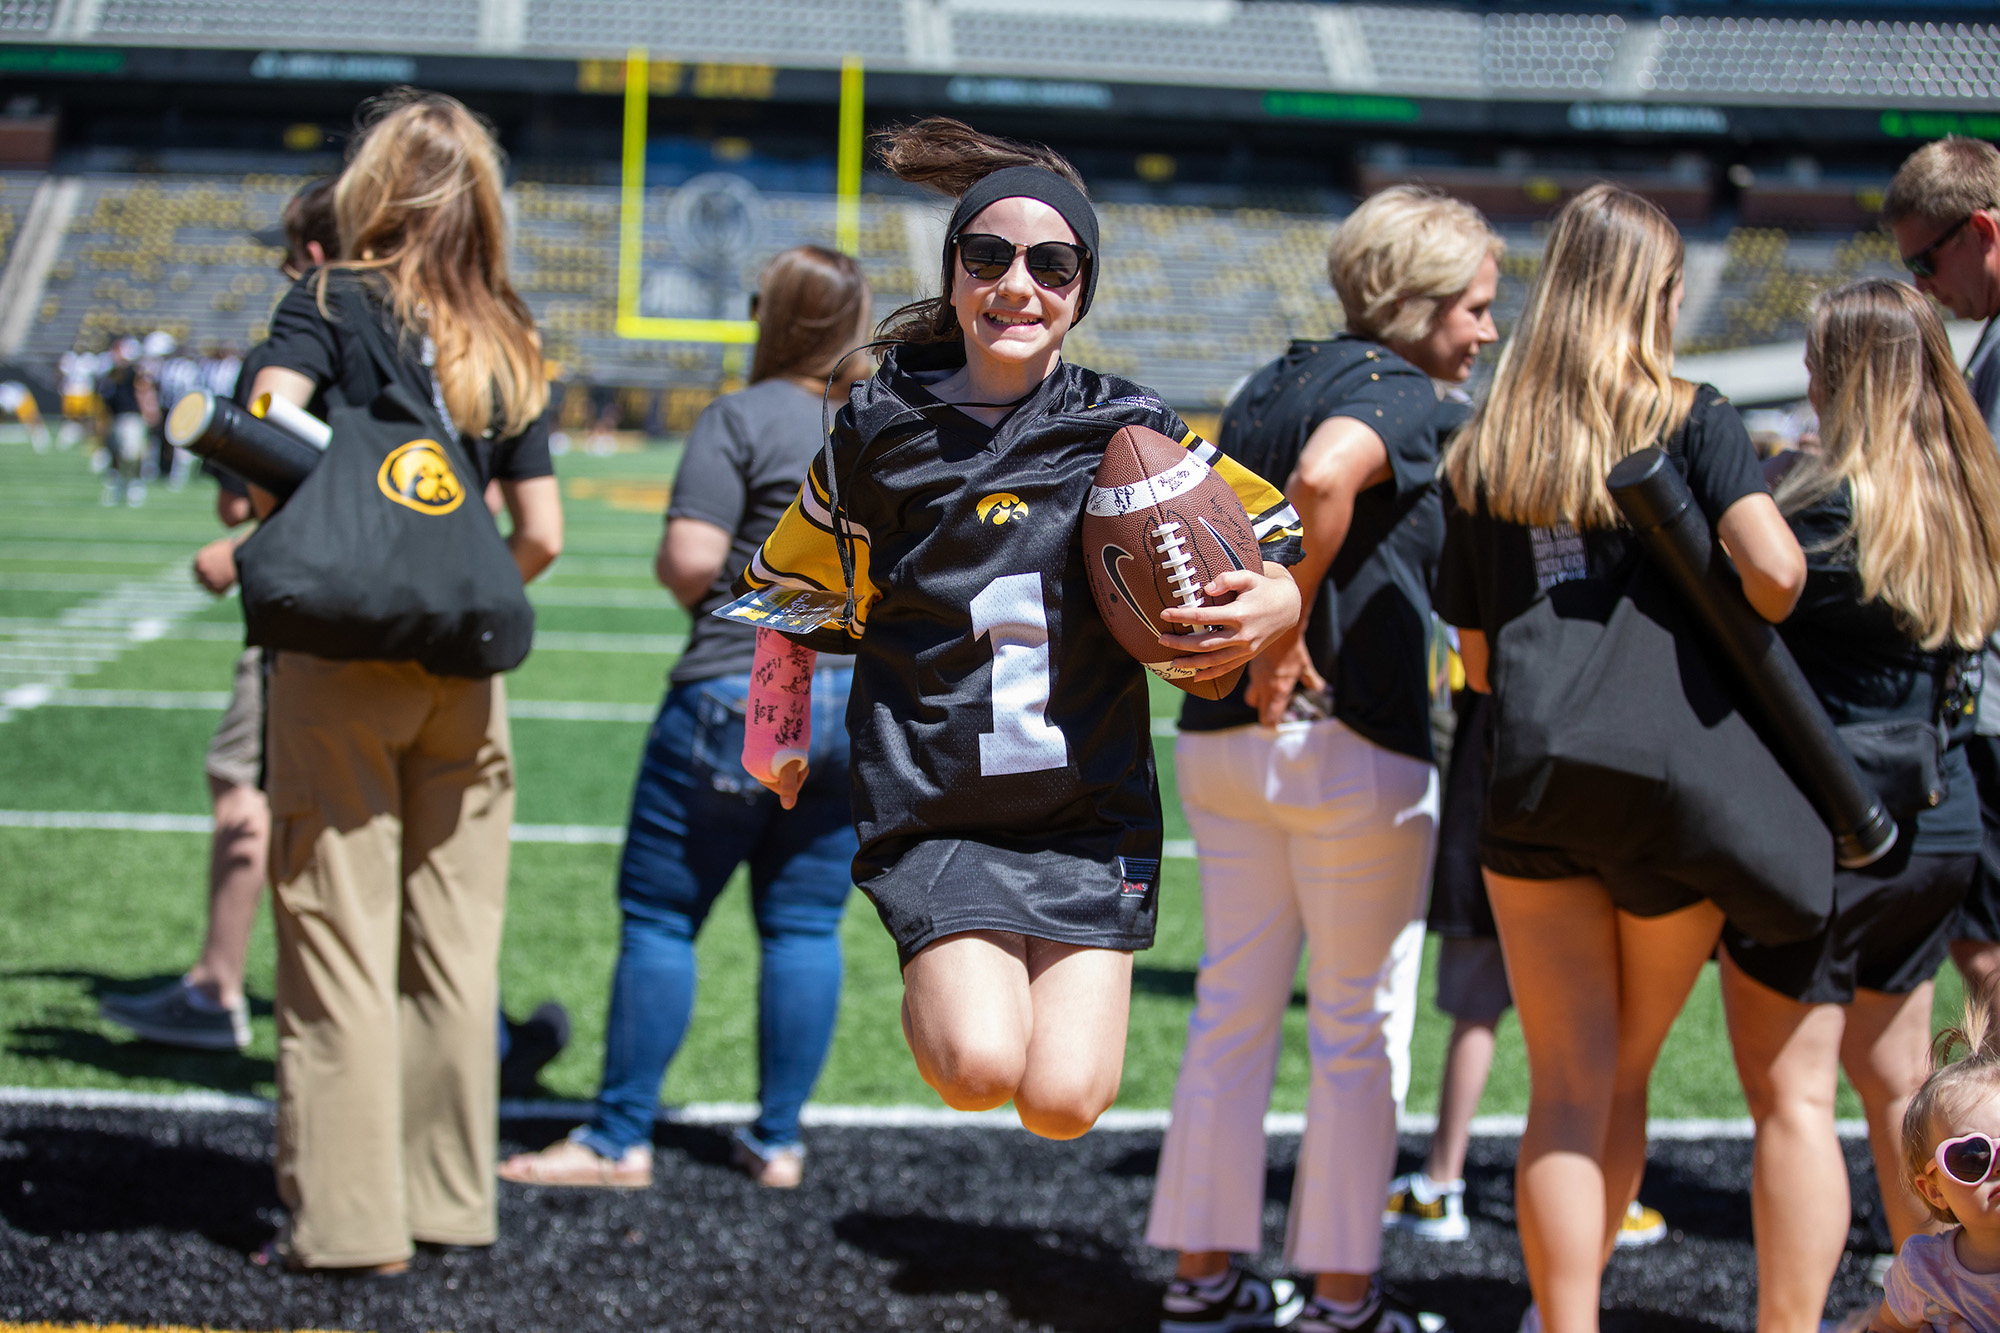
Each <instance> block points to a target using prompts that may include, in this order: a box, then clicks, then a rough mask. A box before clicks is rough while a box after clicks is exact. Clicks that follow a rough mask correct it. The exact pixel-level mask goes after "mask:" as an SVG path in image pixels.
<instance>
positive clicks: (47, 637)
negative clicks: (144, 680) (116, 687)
mask: <svg viewBox="0 0 2000 1333" xmlns="http://www.w3.org/2000/svg"><path fill="white" fill-rule="evenodd" d="M175 582H176V583H177V584H178V583H182V582H186V576H185V574H184V573H181V572H177V577H176V579H175ZM128 586H130V585H127V584H120V585H118V590H123V589H124V588H126V587H128ZM118 590H115V591H118ZM107 595H110V594H107ZM194 599H195V600H193V601H192V602H191V603H190V604H189V605H190V608H191V610H187V611H175V612H174V614H172V615H171V616H170V617H165V618H163V617H162V615H161V614H160V608H150V607H149V608H148V609H149V610H150V611H152V612H153V614H151V615H150V616H148V617H146V618H143V619H134V617H133V616H132V615H131V614H130V613H129V611H125V610H121V609H118V608H116V607H112V608H108V609H107V608H106V607H105V606H100V605H98V604H97V603H98V602H100V601H102V600H103V599H93V600H92V601H90V602H85V603H83V604H82V605H80V606H74V607H71V608H70V609H69V610H68V611H65V612H63V614H62V616H61V617H60V618H58V619H53V620H37V619H33V618H28V617H19V616H17V617H13V618H4V617H0V635H9V636H13V640H12V643H10V642H9V641H8V640H7V639H5V638H0V654H4V652H5V651H6V650H7V649H9V648H10V647H12V646H13V645H14V644H32V645H34V646H36V647H41V646H46V645H47V644H50V643H57V642H62V641H64V640H65V639H66V638H67V637H69V636H74V635H76V634H78V633H79V632H80V631H86V630H96V631H99V632H102V633H105V642H107V643H115V642H122V640H119V639H118V638H117V637H116V636H115V633H112V632H113V631H118V630H124V629H131V631H132V632H131V634H130V636H129V637H132V638H135V639H136V638H138V637H139V634H138V629H139V628H143V627H145V626H147V625H148V624H149V623H150V624H151V626H152V628H151V630H150V632H149V633H147V634H146V635H145V637H147V638H154V639H189V640H195V641H198V642H206V643H237V644H240V643H242V642H243V626H242V624H241V623H239V622H235V621H219V620H206V621H204V620H197V621H187V620H186V617H187V616H188V615H189V614H191V612H192V611H198V610H205V609H207V608H208V607H209V606H211V605H213V604H214V600H215V599H214V598H213V597H211V596H209V594H207V593H205V592H202V591H201V590H200V589H199V588H197V589H195V590H194ZM535 647H537V648H539V649H541V650H542V651H543V652H548V653H650V654H656V655H659V656H672V655H674V654H677V653H680V652H683V651H685V650H686V648H687V635H685V634H617V633H608V634H581V633H574V632H571V631H569V630H549V629H545V630H538V631H536V633H535Z"/></svg>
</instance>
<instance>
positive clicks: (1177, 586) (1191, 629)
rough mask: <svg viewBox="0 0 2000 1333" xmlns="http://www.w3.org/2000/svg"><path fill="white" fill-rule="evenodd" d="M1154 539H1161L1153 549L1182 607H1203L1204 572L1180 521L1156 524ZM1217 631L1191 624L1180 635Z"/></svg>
mask: <svg viewBox="0 0 2000 1333" xmlns="http://www.w3.org/2000/svg"><path fill="white" fill-rule="evenodd" d="M1153 536H1154V537H1155V538H1157V540H1156V541H1155V542H1154V543H1153V550H1154V551H1156V552H1158V554H1159V557H1160V568H1161V569H1163V570H1165V571H1166V575H1167V586H1168V587H1169V588H1170V589H1171V590H1172V592H1173V594H1174V596H1176V597H1178V598H1180V599H1181V605H1182V606H1185V607H1190V608H1199V607H1200V606H1201V604H1202V602H1201V586H1200V582H1199V580H1200V578H1201V573H1200V571H1199V570H1197V569H1196V568H1195V564H1194V552H1192V551H1190V550H1188V548H1187V542H1186V540H1185V539H1184V538H1183V537H1182V536H1181V525H1180V523H1179V521H1178V520H1175V519H1171V518H1170V519H1168V520H1167V521H1166V522H1164V523H1159V524H1156V525H1155V526H1154V528H1153ZM1213 628H1215V627H1214V626H1213V625H1188V626H1186V627H1185V628H1183V629H1182V630H1181V631H1180V632H1181V633H1183V634H1205V633H1207V632H1208V631H1209V630H1211V629H1213Z"/></svg>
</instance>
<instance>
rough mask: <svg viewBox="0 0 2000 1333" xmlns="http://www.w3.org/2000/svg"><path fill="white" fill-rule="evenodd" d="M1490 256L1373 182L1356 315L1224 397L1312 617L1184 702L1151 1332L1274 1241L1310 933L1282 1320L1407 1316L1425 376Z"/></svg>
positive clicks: (1419, 936)
mask: <svg viewBox="0 0 2000 1333" xmlns="http://www.w3.org/2000/svg"><path fill="white" fill-rule="evenodd" d="M1503 249H1504V244H1503V242H1502V241H1501V240H1500V238H1499V237H1498V236H1496V235H1495V234H1494V233H1493V231H1492V230H1491V229H1490V228H1489V227H1488V226H1487V225H1486V220H1485V219H1484V218H1482V217H1481V216H1480V215H1479V212H1478V211H1477V210H1476V209H1474V208H1473V207H1472V206H1471V205H1469V204H1465V203H1462V202H1460V201H1458V200H1456V199H1452V198H1450V197H1448V196H1446V195H1443V194H1439V193H1437V192H1435V191H1432V190H1428V189H1422V188H1419V187H1416V186H1408V185H1399V186H1393V187H1391V188H1389V189H1387V190H1384V191H1382V192H1381V193H1379V194H1376V195H1374V196H1373V197H1371V198H1369V199H1368V200H1367V201H1366V202H1364V203H1363V204H1362V205H1361V206H1360V207H1359V208H1357V209H1355V211H1354V212H1353V213H1352V214H1351V215H1350V216H1349V217H1348V218H1347V220H1346V221H1344V222H1342V223H1341V224H1340V226H1339V228H1338V229H1337V230H1336V231H1335V232H1334V234H1333V240H1332V243H1331V245H1330V246H1329V247H1328V251H1327V267H1328V271H1329V273H1330V275H1331V277H1332V280H1333V287H1334V291H1335V292H1336V293H1338V295H1339V297H1340V303H1341V306H1342V308H1343V309H1344V310H1345V311H1346V314H1347V328H1348V332H1347V333H1345V334H1343V335H1341V336H1339V337H1337V338H1332V339H1329V340H1325V341H1305V340H1301V341H1298V342H1294V343H1293V344H1292V345H1291V347H1290V348H1289V349H1288V350H1287V351H1286V352H1285V354H1284V355H1283V356H1281V357H1279V358H1278V359H1277V360H1276V361H1274V362H1272V363H1271V364H1270V365H1268V366H1266V367H1264V368H1263V369H1262V370H1259V371H1258V372H1256V373H1255V374H1254V375H1252V376H1251V378H1250V380H1249V382H1248V383H1247V384H1246V385H1245V386H1244V387H1243V389H1242V390H1241V391H1240V392H1239V393H1238V394H1237V396H1236V398H1235V399H1234V401H1232V402H1231V403H1230V405H1229V407H1228V409H1227V411H1225V412H1224V414H1223V418H1222V428H1221V434H1220V438H1219V441H1218V444H1219V447H1220V448H1221V450H1222V452H1223V453H1224V454H1226V455H1228V456H1229V457H1231V458H1233V459H1235V460H1236V461H1237V462H1238V463H1241V464H1242V465H1244V466H1245V467H1248V468H1249V469H1250V470H1252V471H1253V472H1256V473H1257V474H1259V475H1260V476H1262V477H1263V478H1264V479H1265V480H1267V481H1270V482H1272V483H1274V484H1278V485H1282V486H1284V488H1285V494H1286V497H1287V498H1288V499H1290V500H1291V502H1292V505H1293V507H1294V508H1295V509H1297V510H1298V513H1299V517H1300V519H1301V520H1302V522H1303V524H1304V527H1305V546H1306V554H1305V559H1304V560H1303V561H1301V562H1300V563H1299V564H1298V565H1297V566H1296V567H1295V568H1294V570H1293V576H1294V577H1295V578H1296V579H1297V580H1298V583H1299V586H1300V588H1301V589H1302V590H1304V592H1305V595H1306V596H1307V597H1308V603H1307V606H1308V609H1307V613H1306V615H1305V616H1304V617H1303V618H1302V620H1301V622H1300V624H1299V625H1298V626H1297V627H1295V628H1293V629H1291V630H1289V631H1287V632H1286V633H1284V634H1281V635H1280V636H1278V638H1277V639H1276V640H1274V641H1273V643H1272V645H1271V647H1270V648H1269V649H1267V650H1266V651H1265V653H1264V655H1263V656H1261V657H1259V658H1258V659H1256V660H1255V661H1253V662H1252V663H1251V665H1250V670H1249V672H1248V673H1247V675H1246V678H1245V681H1244V683H1243V684H1242V685H1240V686H1239V687H1238V689H1237V691H1236V692H1235V693H1234V694H1232V695H1231V696H1230V697H1229V698H1227V699H1224V700H1222V701H1220V702H1211V701H1208V700H1204V699H1201V698H1199V697H1195V696H1190V697H1188V698H1187V699H1186V700H1184V701H1183V703H1182V705H1181V719H1180V740H1179V741H1178V743H1177V744H1176V745H1175V748H1174V768H1175V771H1176V772H1177V774H1178V775H1179V784H1180V794H1181V804H1182V806H1183V807H1184V808H1185V810H1186V812H1187V819H1188V824H1189V826H1190V827H1191V828H1192V829H1193V832H1194V837H1195V844H1196V847H1197V850H1198V851H1199V852H1200V856H1201V904H1202V941H1203V947H1202V959H1201V973H1200V976H1199V977H1198V978H1197V980H1196V983H1195V995H1196V1000H1195V1011H1194V1014H1193V1015H1192V1016H1191V1017H1190V1018H1189V1020H1188V1042H1187V1053H1186V1056H1185V1058H1184V1059H1183V1060H1182V1062H1181V1071H1180V1077H1179V1080H1178V1082H1177V1083H1176V1085H1175V1089H1174V1107H1173V1121H1172V1123H1171V1125H1170V1126H1169V1128H1168V1130H1167V1136H1166V1142H1165V1144H1164V1145H1163V1146H1162V1148H1161V1152H1160V1172H1159V1186H1158V1188H1157V1189H1156V1191H1155V1192H1154V1195H1153V1208H1152V1218H1151V1221H1150V1223H1149V1224H1148V1228H1147V1235H1146V1239H1147V1241H1148V1243H1150V1244H1153V1245H1157V1246H1160V1247H1162V1248H1165V1249H1175V1250H1179V1251H1180V1258H1179V1263H1178V1265H1177V1269H1176V1276H1175V1280H1174V1282H1173V1285H1172V1286H1170V1287H1169V1288H1168V1290H1167V1295H1166V1298H1165V1301H1164V1303H1163V1305H1162V1309H1161V1315H1160V1328H1161V1330H1162V1333H1179V1331H1180V1330H1194V1329H1201V1328H1213V1327H1219V1326H1221V1325H1220V1324H1218V1320H1224V1319H1226V1318H1228V1317H1230V1316H1232V1315H1233V1314H1235V1313H1237V1312H1239V1311H1241V1310H1245V1309H1249V1308H1250V1306H1251V1304H1252V1302H1251V1301H1249V1300H1246V1296H1248V1295H1249V1293H1248V1292H1246V1288H1248V1289H1253V1290H1254V1289H1255V1288H1260V1287H1265V1286H1267V1284H1265V1283H1264V1282H1263V1281H1262V1279H1259V1278H1257V1277H1254V1276H1252V1275H1250V1274H1248V1273H1245V1272H1242V1271H1240V1270H1238V1269H1237V1268H1236V1267H1235V1265H1234V1264H1233V1263H1232V1255H1235V1254H1244V1253H1255V1252H1256V1251H1257V1250H1258V1249H1259V1248H1260V1247H1261V1241H1262V1236H1263V1213H1264V1174H1265V1161H1264V1134H1263V1120H1264V1114H1265V1112H1266V1111H1267V1110H1269V1103H1270V1092H1271V1080H1272V1077H1273V1075H1274V1073H1275V1071H1276V1067H1277V1059H1278V1047H1279V1034H1280V1028H1281V1025H1282V1021H1283V1019H1284V1015H1285V1009H1286V1007H1287V1006H1288V1005H1289V1004H1290V1003H1291V997H1292V980H1293V977H1294V976H1295V975H1296V974H1297V972H1298V965H1299V956H1300V952H1301V950H1302V948H1303V949H1304V950H1305V951H1306V953H1307V955H1308V963H1307V969H1306V995H1307V1004H1308V1018H1307V1023H1308V1032H1309V1045H1310V1049H1311V1056H1312V1075H1311V1078H1312V1081H1311V1084H1310V1088H1309V1091H1308V1093H1307V1099H1306V1128H1305V1136H1304V1138H1303V1139H1302V1140H1301V1141H1300V1144H1299V1166H1298V1175H1297V1179H1296V1183H1295V1184H1294V1187H1293V1191H1292V1207H1291V1224H1290V1227H1289V1230H1288V1231H1287V1234H1286V1243H1285V1258H1286V1261H1287V1263H1288V1264H1289V1265H1291V1266H1292V1267H1293V1268H1295V1269H1300V1270H1303V1271H1305V1272H1309V1273H1313V1274H1315V1275H1316V1286H1315V1290H1314V1292H1313V1295H1312V1299H1311V1300H1310V1301H1309V1302H1307V1303H1306V1304H1305V1305H1304V1308H1303V1310H1302V1311H1301V1312H1300V1313H1299V1314H1298V1315H1297V1316H1296V1318H1295V1319H1294V1320H1293V1321H1292V1322H1291V1323H1290V1324H1289V1327H1291V1328H1293V1329H1296V1330H1299V1331H1300V1333H1337V1331H1345V1330H1369V1331H1370V1333H1378V1331H1379V1333H1387V1331H1388V1330H1392V1329H1405V1328H1409V1327H1411V1326H1412V1323H1411V1321H1412V1320H1414V1318H1415V1315H1414V1313H1413V1312H1412V1311H1410V1310H1409V1309H1408V1308H1407V1307H1405V1306H1403V1305H1402V1304H1401V1303H1400V1302H1399V1301H1397V1300H1395V1299H1394V1298H1393V1297H1391V1296H1389V1295H1387V1294H1386V1293H1384V1292H1383V1291H1382V1289H1381V1283H1380V1279H1379V1276H1378V1273H1377V1269H1378V1267H1379V1264H1380V1258H1381V1248H1382V1220H1381V1219H1382V1204H1381V1200H1382V1197H1383V1191H1384V1189H1385V1187H1386V1186H1387V1184H1388V1182H1389V1177H1390V1176H1391V1175H1392V1174H1394V1172H1395V1165H1396V1112H1397V1108H1398V1106H1399V1105H1400V1103H1401V1101H1402V1097H1403V1093H1404V1091H1405V1090H1406V1089H1407V1087H1408V1084H1409V1040H1410V1023H1411V1022H1412V1021H1413V1020H1414V1018H1415V1007H1416V1006H1415V991H1416V973H1417V970H1418V967H1419V965H1420V962H1421V959H1422V954H1423V910H1424V890H1425V888H1426V887H1427V886H1428V884H1429V882H1430V871H1431V853H1432V850H1433V847H1434V844H1435V837H1436V822H1437V813H1438V777H1437V765H1436V757H1435V755H1434V754H1433V752H1432V742H1431V725H1430V672H1429V670H1428V667H1427V662H1428V659H1429V649H1430V631H1431V601H1430V587H1431V580H1432V577H1433V576H1434V574H1435V573H1436V569H1437V559H1438V552H1439V549H1440V548H1441V547H1442V545H1443V543H1444V512H1443V509H1442V508H1441V506H1440V504H1439V501H1438V493H1437V484H1436V474H1437V459H1438V447H1437V436H1438V425H1439V423H1440V421H1441V420H1442V419H1444V417H1443V416H1442V414H1443V413H1445V412H1447V411H1449V412H1451V413H1452V414H1453V416H1454V417H1455V416H1456V409H1455V408H1451V409H1447V408H1445V407H1444V406H1443V405H1441V404H1440V402H1439V399H1438V393H1437V390H1436V389H1435V388H1434V387H1433V382H1434V381H1435V382H1438V383H1442V384H1451V385H1456V384H1460V383H1463V382H1464V381H1465V380H1466V379H1468V378H1469V377H1470V376H1471V374H1472V369H1473V366H1474V363H1475V361H1476V358H1477V357H1478V355H1479V350H1480V348H1482V347H1483V346H1485V345H1486V344H1488V343H1491V342H1494V341H1495V340H1496V339H1497V338H1498V336H1499V335H1498V334H1497V333H1496V332H1495V330H1494V327H1493V316H1492V304H1493V297H1494V293H1495V290H1496V288H1497V286H1498V283H1499V259H1500V255H1501V253H1502V251H1503ZM1399 1000H1400V1002H1399ZM1269 1285H1272V1286H1275V1284H1269ZM1273 1294H1274V1295H1276V1294H1278V1293H1276V1292H1274V1293H1273ZM1256 1303H1262V1302H1261V1298H1260V1299H1259V1300H1258V1301H1257V1302H1256ZM1276 1303H1279V1304H1282V1302H1276Z"/></svg>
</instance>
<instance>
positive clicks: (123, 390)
mask: <svg viewBox="0 0 2000 1333" xmlns="http://www.w3.org/2000/svg"><path fill="white" fill-rule="evenodd" d="M142 351H143V348H142V347H141V345H140V343H139V340H138V339H137V338H120V339H119V340H118V341H117V342H116V343H115V344H113V346H112V349H111V367H110V369H109V370H107V371H105V373H104V377H103V378H102V379H100V380H99V381H98V383H97V396H98V397H99V398H101V399H103V400H104V409H105V411H106V412H108V413H109V414H110V416H111V433H110V434H109V435H108V436H107V437H106V438H105V442H104V449H105V452H104V457H103V465H102V467H101V468H100V469H99V470H100V471H102V472H103V474H104V503H105V504H107V505H117V504H124V505H130V506H131V507H132V508H134V509H137V508H138V507H139V506H140V505H142V504H144V503H146V481H147V479H148V477H149V476H150V475H151V473H152V466H151V462H152V460H151V459H150V458H149V457H148V456H147V454H148V451H149V449H150V447H151V445H152V441H153V436H152V430H153V427H154V426H157V425H158V424H159V423H160V401H159V397H158V395H157V394H156V393H155V391H154V386H153V382H152V380H150V379H148V378H147V377H146V373H145V368H144V366H143V365H142V364H141V362H140V354H141V352H142Z"/></svg>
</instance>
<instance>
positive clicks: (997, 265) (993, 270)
mask: <svg viewBox="0 0 2000 1333" xmlns="http://www.w3.org/2000/svg"><path fill="white" fill-rule="evenodd" d="M955 243H956V244H957V246H958V262H959V263H960V264H962V265H964V266H965V271H966V273H967V274H968V275H970V276H972V277H975V278H977V279H979V280H980V281H981V282H992V281H993V280H994V279H995V278H999V277H1002V276H1004V275H1005V274H1006V272H1007V270H1008V269H1010V268H1012V267H1014V256H1015V255H1017V254H1020V253H1021V252H1022V251H1023V250H1025V251H1027V253H1028V276H1029V277H1031V278H1033V279H1034V280H1035V282H1036V284H1037V285H1039V286H1042V287H1051V288H1053V287H1067V286H1069V285H1070V284H1071V283H1072V282H1075V281H1076V275H1077V274H1079V273H1081V272H1083V266H1084V264H1085V262H1087V261H1088V260H1089V258H1090V251H1088V250H1086V249H1084V248H1083V247H1082V246H1080V245H1071V244H1070V243H1069V242H1068V241H1042V242H1039V243H1037V244H1035V245H1016V244H1014V242H1012V241H1010V240H1008V239H1007V238H1006V237H1005V236H995V235H993V234H991V233H990V232H983V231H962V232H960V233H959V234H958V236H957V238H956V242H955Z"/></svg>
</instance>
